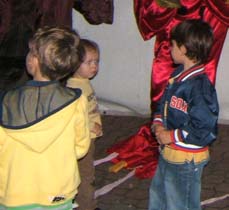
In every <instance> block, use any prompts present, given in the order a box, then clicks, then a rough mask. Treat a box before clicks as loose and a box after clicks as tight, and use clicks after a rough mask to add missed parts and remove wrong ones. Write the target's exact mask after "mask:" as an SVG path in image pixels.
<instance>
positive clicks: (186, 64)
mask: <svg viewBox="0 0 229 210" xmlns="http://www.w3.org/2000/svg"><path fill="white" fill-rule="evenodd" d="M197 64H198V63H197V62H194V61H193V60H187V61H186V62H184V64H183V65H184V71H187V70H188V69H190V68H192V67H193V66H195V65H197Z"/></svg>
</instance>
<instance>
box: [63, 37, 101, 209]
mask: <svg viewBox="0 0 229 210" xmlns="http://www.w3.org/2000/svg"><path fill="white" fill-rule="evenodd" d="M80 45H81V47H82V49H83V51H84V56H83V62H82V63H81V65H80V67H79V68H78V69H77V70H76V72H75V73H74V74H73V76H72V77H71V78H69V79H68V81H67V86H68V87H72V88H80V89H81V90H82V92H83V95H85V96H86V98H87V100H88V109H89V125H90V133H91V144H90V148H89V151H88V153H87V155H86V156H85V157H84V158H82V159H81V160H80V161H79V170H80V175H81V184H80V186H79V192H78V194H77V197H76V201H77V203H78V204H79V208H78V209H79V210H99V208H97V202H96V200H95V199H94V193H95V188H94V186H93V183H94V176H95V168H94V165H93V162H94V152H95V144H94V140H95V139H96V138H98V137H100V136H102V124H101V116H100V113H99V110H98V104H97V100H96V96H95V92H94V89H93V87H92V85H91V83H90V79H92V78H93V77H95V75H96V74H97V72H98V67H99V47H98V45H97V44H96V43H95V42H93V41H91V40H87V39H81V41H80Z"/></svg>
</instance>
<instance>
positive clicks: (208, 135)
mask: <svg viewBox="0 0 229 210" xmlns="http://www.w3.org/2000/svg"><path fill="white" fill-rule="evenodd" d="M218 114H219V105H218V100H217V94H216V90H215V88H214V86H213V85H212V84H211V82H210V81H209V79H208V77H207V75H206V74H205V71H204V66H203V65H199V66H194V67H192V68H191V69H189V70H187V71H183V66H182V65H181V66H179V67H178V68H177V69H176V70H175V71H174V73H173V74H172V77H171V78H170V80H169V82H168V85H167V87H166V89H165V91H164V94H163V96H162V98H161V100H160V102H159V104H158V106H157V110H156V111H155V113H154V119H153V124H162V125H163V126H164V127H166V128H167V129H168V130H171V137H172V141H173V143H172V144H170V147H173V148H174V149H176V150H183V151H191V152H198V151H201V150H203V148H206V147H207V145H209V144H210V143H212V142H213V141H214V140H215V139H216V134H217V120H218Z"/></svg>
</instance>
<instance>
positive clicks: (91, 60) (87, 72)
mask: <svg viewBox="0 0 229 210" xmlns="http://www.w3.org/2000/svg"><path fill="white" fill-rule="evenodd" d="M98 69H99V54H98V52H97V51H95V50H88V49H87V50H86V55H85V59H84V61H83V63H82V64H81V65H80V67H79V68H78V70H77V71H76V73H75V76H78V77H80V78H84V79H91V78H93V77H94V76H95V75H96V74H97V72H98Z"/></svg>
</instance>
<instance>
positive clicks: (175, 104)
mask: <svg viewBox="0 0 229 210" xmlns="http://www.w3.org/2000/svg"><path fill="white" fill-rule="evenodd" d="M170 107H172V108H174V109H178V110H180V111H182V112H185V113H187V110H188V104H187V103H186V101H184V100H183V99H182V98H177V97H176V96H172V98H171V101H170Z"/></svg>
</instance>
